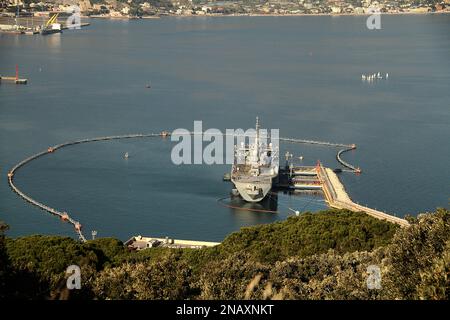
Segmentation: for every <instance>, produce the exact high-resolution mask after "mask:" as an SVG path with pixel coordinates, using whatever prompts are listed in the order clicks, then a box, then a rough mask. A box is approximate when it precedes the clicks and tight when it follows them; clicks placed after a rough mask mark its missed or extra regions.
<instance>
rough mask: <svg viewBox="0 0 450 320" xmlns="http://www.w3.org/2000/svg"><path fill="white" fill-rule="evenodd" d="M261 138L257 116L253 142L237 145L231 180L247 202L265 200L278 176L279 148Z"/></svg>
mask: <svg viewBox="0 0 450 320" xmlns="http://www.w3.org/2000/svg"><path fill="white" fill-rule="evenodd" d="M261 140H262V139H261V136H260V128H259V119H258V117H257V118H256V135H255V138H254V141H253V143H249V144H248V145H246V144H245V143H244V142H241V144H240V145H239V146H238V145H235V152H234V163H233V166H232V168H231V182H233V184H234V186H235V187H236V189H237V191H238V192H239V195H240V196H241V197H242V198H243V199H244V200H245V201H247V202H259V201H261V200H263V199H264V198H265V197H266V195H267V194H268V193H269V191H270V190H271V189H272V180H273V179H274V178H276V177H277V176H278V148H277V147H275V146H274V145H273V144H272V142H270V143H269V144H267V143H266V142H263V141H261ZM265 140H267V139H265ZM276 145H277V146H278V143H277V144H276Z"/></svg>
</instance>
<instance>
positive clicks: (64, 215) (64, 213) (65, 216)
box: [61, 212, 69, 221]
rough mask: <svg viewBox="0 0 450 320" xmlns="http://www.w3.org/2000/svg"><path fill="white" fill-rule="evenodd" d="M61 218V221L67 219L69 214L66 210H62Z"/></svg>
mask: <svg viewBox="0 0 450 320" xmlns="http://www.w3.org/2000/svg"><path fill="white" fill-rule="evenodd" d="M61 219H62V220H63V221H67V220H69V215H68V214H67V212H63V215H62V216H61Z"/></svg>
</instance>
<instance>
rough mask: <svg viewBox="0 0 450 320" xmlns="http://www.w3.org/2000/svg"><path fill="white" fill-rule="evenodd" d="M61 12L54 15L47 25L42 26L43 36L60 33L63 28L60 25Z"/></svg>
mask: <svg viewBox="0 0 450 320" xmlns="http://www.w3.org/2000/svg"><path fill="white" fill-rule="evenodd" d="M58 16H59V12H57V13H55V14H53V15H52V16H51V17H50V19H48V20H47V22H46V23H45V25H43V26H42V30H41V34H44V35H45V34H51V33H60V32H61V30H62V28H61V24H59V23H58Z"/></svg>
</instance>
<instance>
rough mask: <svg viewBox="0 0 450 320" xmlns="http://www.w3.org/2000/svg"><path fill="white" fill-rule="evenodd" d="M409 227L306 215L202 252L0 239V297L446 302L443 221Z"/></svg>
mask: <svg viewBox="0 0 450 320" xmlns="http://www.w3.org/2000/svg"><path fill="white" fill-rule="evenodd" d="M411 221H412V225H411V226H410V227H408V228H399V227H398V226H395V225H393V224H391V223H388V222H384V221H380V220H377V219H374V218H371V217H369V216H367V215H366V214H363V213H352V212H348V211H345V210H327V211H323V212H320V213H314V214H313V213H304V214H302V215H301V216H299V217H291V218H289V219H287V220H286V221H283V222H277V223H273V224H267V225H260V226H254V227H248V228H243V229H241V230H240V231H239V232H236V233H233V234H231V235H230V236H228V237H227V238H226V239H225V240H224V241H223V242H222V244H220V245H219V246H217V247H214V248H205V249H200V250H195V249H168V248H154V249H147V250H143V251H141V252H130V251H128V249H126V248H125V247H124V246H123V244H122V242H120V241H118V240H116V239H109V238H103V239H97V240H94V241H88V242H87V243H84V244H82V243H80V242H78V241H76V240H74V239H72V238H67V237H57V236H28V237H22V238H17V239H8V238H4V237H3V236H1V237H0V289H1V290H0V298H1V297H2V296H3V297H10V298H27V299H44V298H50V299H69V298H70V299H93V298H95V299H244V298H250V299H448V297H449V288H450V285H449V278H448V275H449V269H450V267H449V263H450V212H449V211H448V210H446V209H438V210H437V211H436V212H435V213H429V214H422V215H419V217H418V218H417V219H412V220H411ZM2 228H4V226H3V227H2ZM72 264H76V265H79V266H80V267H81V276H82V289H81V290H71V291H69V290H67V289H66V288H65V284H66V278H67V276H66V275H65V270H66V268H67V266H69V265H72ZM369 265H377V266H379V267H380V269H381V273H382V279H381V283H382V288H381V289H380V290H369V289H367V285H366V279H367V276H368V274H367V267H368V266H369Z"/></svg>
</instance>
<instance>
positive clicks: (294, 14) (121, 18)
mask: <svg viewBox="0 0 450 320" xmlns="http://www.w3.org/2000/svg"><path fill="white" fill-rule="evenodd" d="M379 14H380V15H381V16H383V15H389V16H395V15H415V16H416V15H434V14H437V15H442V14H450V11H435V12H380V13H379ZM371 15H372V13H336V14H335V13H267V14H266V13H242V14H237V13H233V14H220V13H207V14H201V15H198V14H165V15H155V16H142V17H126V16H124V17H110V16H99V15H96V16H82V18H84V19H110V20H140V19H160V18H172V17H179V18H210V17H213V18H215V17H307V16H313V17H320V16H322V17H323V16H325V17H326V16H330V17H340V16H345V17H348V16H371Z"/></svg>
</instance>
